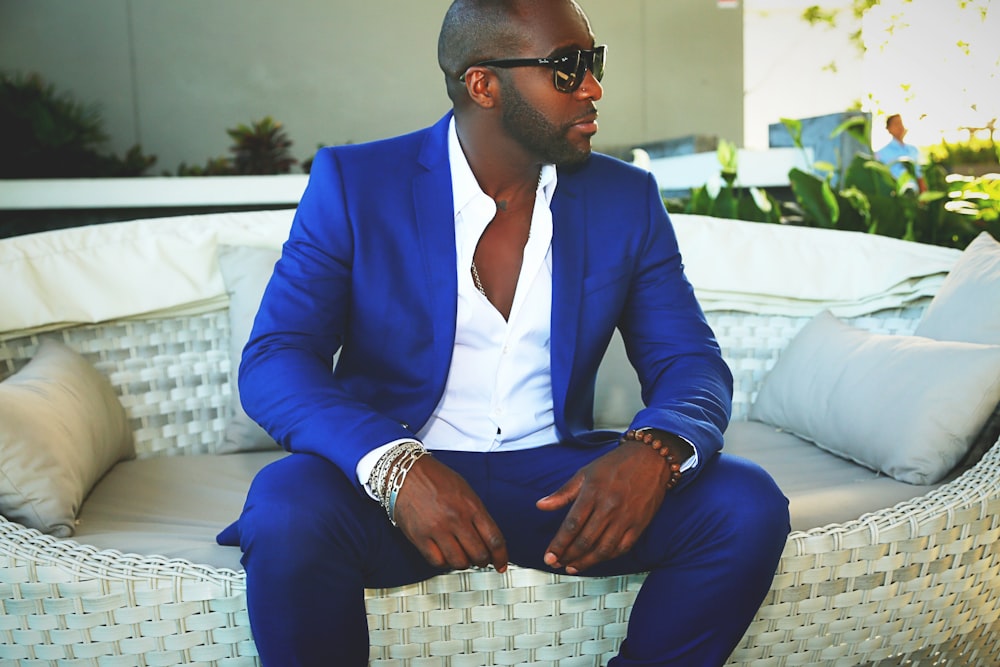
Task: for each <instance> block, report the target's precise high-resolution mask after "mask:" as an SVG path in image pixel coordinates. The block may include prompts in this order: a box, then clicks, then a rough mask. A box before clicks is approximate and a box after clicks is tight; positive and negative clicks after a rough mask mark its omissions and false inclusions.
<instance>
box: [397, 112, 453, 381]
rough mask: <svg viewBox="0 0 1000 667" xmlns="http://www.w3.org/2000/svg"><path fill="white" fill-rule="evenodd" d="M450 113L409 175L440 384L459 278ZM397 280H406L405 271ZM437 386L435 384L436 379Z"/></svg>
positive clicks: (430, 135) (449, 344)
mask: <svg viewBox="0 0 1000 667" xmlns="http://www.w3.org/2000/svg"><path fill="white" fill-rule="evenodd" d="M450 119H451V114H450V113H449V114H448V115H446V116H445V117H444V118H442V119H441V120H440V121H438V123H437V124H435V125H434V126H433V127H432V128H430V130H429V131H428V132H427V136H426V138H425V140H424V145H423V148H422V150H421V153H420V169H419V170H418V172H417V174H416V176H415V177H414V179H413V202H414V208H415V211H416V222H417V234H418V237H419V248H418V249H417V254H418V256H419V258H420V260H421V262H422V270H423V271H424V275H426V276H427V286H428V290H429V294H428V298H429V300H430V302H429V311H430V313H431V319H432V321H433V327H434V351H433V354H434V359H435V364H434V368H435V369H442V370H441V378H440V383H439V384H440V386H441V387H443V386H444V380H445V378H446V377H447V372H448V360H449V359H451V353H452V348H453V347H454V343H455V312H456V309H457V303H458V277H457V276H456V273H455V262H456V261H457V259H456V250H455V210H454V208H455V207H454V201H453V196H452V190H451V167H450V164H449V162H448V123H449V121H450ZM401 279H403V280H407V279H408V278H407V277H406V276H405V275H402V276H401ZM435 384H436V385H437V384H438V383H435Z"/></svg>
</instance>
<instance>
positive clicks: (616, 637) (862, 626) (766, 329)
mask: <svg viewBox="0 0 1000 667" xmlns="http://www.w3.org/2000/svg"><path fill="white" fill-rule="evenodd" d="M919 313H920V309H919V308H911V309H907V310H903V311H898V312H886V313H879V314H878V315H877V316H869V317H864V318H858V319H857V320H855V321H854V323H855V324H857V325H858V326H862V327H864V328H868V329H871V330H875V331H880V332H885V333H897V332H898V333H909V332H911V331H912V330H913V327H914V326H915V323H916V318H917V317H919ZM709 317H710V319H711V321H712V324H713V326H714V327H715V329H716V333H717V335H718V337H719V340H720V343H721V345H722V347H723V349H724V350H725V352H726V356H727V360H728V361H729V363H730V366H731V367H732V368H733V372H734V375H735V377H736V387H737V390H736V392H737V395H736V401H735V406H734V413H735V415H736V418H742V417H743V416H745V414H746V411H747V409H748V407H749V404H750V401H752V400H753V398H754V396H755V395H756V388H757V387H758V386H759V383H760V380H761V379H762V377H763V376H764V374H765V373H766V372H767V370H769V369H770V368H771V366H772V365H773V364H774V361H775V360H776V359H777V356H778V354H779V353H780V350H781V349H782V348H783V347H784V345H785V344H787V342H788V341H789V340H790V339H791V338H792V337H793V336H794V335H795V333H796V332H797V331H798V329H799V328H801V326H803V325H804V324H805V322H806V321H807V319H806V318H785V317H758V316H754V315H749V314H743V313H710V314H709ZM46 335H57V336H60V337H61V339H62V340H64V341H65V342H66V343H67V344H69V345H70V346H72V347H73V348H75V349H77V350H78V351H80V352H82V353H83V354H84V355H85V356H86V357H87V358H88V359H90V360H91V361H92V362H93V363H94V364H95V365H96V366H97V367H98V369H100V370H101V371H102V372H104V373H105V374H106V375H108V376H109V377H110V379H111V381H112V384H114V386H115V387H116V389H117V390H118V392H119V394H120V396H121V397H122V402H123V404H124V405H125V407H126V411H127V412H128V415H129V417H130V419H131V420H132V423H133V426H134V427H135V430H136V435H137V440H138V443H137V446H138V448H139V450H140V452H141V455H143V456H159V455H176V454H181V453H185V452H190V453H204V452H212V451H213V450H214V446H215V443H216V442H217V441H218V440H219V438H220V436H221V433H222V430H223V428H224V426H225V421H226V419H227V418H228V409H229V401H228V398H229V391H230V384H229V383H230V381H231V379H230V375H231V371H232V369H230V368H229V361H228V354H227V352H226V350H227V342H226V337H227V336H228V323H227V319H226V316H225V313H224V312H219V313H210V314H207V315H200V316H196V317H190V318H178V319H173V320H161V321H127V322H114V323H109V324H103V325H94V326H86V327H75V328H70V329H65V330H63V331H61V332H56V333H55V334H46ZM37 345H38V338H37V337H30V336H29V337H24V338H15V339H11V340H7V341H5V342H0V377H5V376H7V375H9V374H10V373H12V372H14V371H15V370H17V369H18V368H20V367H22V366H23V365H24V364H25V363H27V361H28V359H30V358H31V355H32V354H33V352H34V350H35V349H36V348H37ZM998 480H1000V448H994V449H992V450H991V451H990V452H989V453H988V454H987V455H986V457H985V458H984V459H983V460H982V461H981V462H980V463H979V464H978V465H977V466H975V467H974V468H973V469H971V470H969V471H968V472H967V473H965V474H964V475H963V476H962V477H960V478H959V479H958V480H956V481H955V482H952V483H950V484H947V485H945V486H943V487H940V488H939V489H937V490H935V491H934V492H932V493H930V494H928V495H927V496H925V497H922V498H918V499H915V500H913V501H910V502H907V503H902V504H900V505H898V506H896V507H894V508H888V509H885V510H883V511H880V512H878V513H875V514H871V515H868V516H866V517H863V518H862V519H860V520H858V521H854V522H850V523H846V524H837V525H832V526H827V527H822V528H816V529H814V530H811V531H808V532H797V533H793V534H792V535H791V536H790V538H789V540H788V543H787V545H786V548H785V551H784V555H783V557H782V559H781V563H780V565H779V569H778V572H777V575H776V577H775V580H774V583H773V585H772V589H771V592H770V593H769V594H768V597H767V599H766V601H765V603H764V604H763V606H762V607H761V609H760V611H759V612H758V614H757V617H756V619H755V620H754V622H753V624H752V625H751V627H750V628H749V630H748V631H747V633H746V636H745V637H744V639H743V641H742V642H741V644H740V646H739V647H738V648H737V650H736V651H735V652H734V654H733V656H732V658H731V659H730V662H729V664H731V665H741V666H744V667H788V666H793V665H831V666H833V665H838V666H840V665H843V666H847V665H869V664H870V665H877V666H886V665H911V666H916V667H919V666H923V665H952V666H955V667H959V666H961V667H967V666H971V665H978V666H982V667H989V666H993V665H996V664H998V662H1000V661H998V658H997V656H1000V546H998V545H1000V489H998V487H1000V482H998ZM641 581H642V576H632V577H611V578H603V579H585V578H578V577H569V576H559V575H550V574H545V573H540V572H535V571H532V570H525V569H521V568H516V567H514V568H511V570H510V571H509V572H507V573H506V574H503V575H500V574H497V573H496V572H492V571H464V572H456V573H451V574H447V575H443V576H440V577H436V578H434V579H431V580H429V581H426V582H423V583H421V584H417V585H414V586H407V587H402V588H397V589H391V590H378V591H369V592H368V600H367V605H368V614H369V616H368V619H369V626H370V628H371V643H372V649H371V655H372V662H371V664H372V665H377V666H379V667H390V666H391V667H396V666H399V667H403V666H407V667H431V666H435V667H436V666H445V665H447V666H449V667H465V666H466V665H531V666H532V667H541V666H543V665H544V666H549V667H555V666H558V667H583V666H587V667H593V666H597V665H603V664H605V662H606V661H607V659H608V657H609V656H611V655H613V654H614V652H615V651H616V649H617V647H618V645H619V643H620V641H621V639H622V637H623V635H624V631H625V623H626V621H627V617H628V612H629V610H630V607H631V603H632V601H633V599H634V596H635V593H636V591H637V589H638V586H639V585H640V584H641ZM244 589H245V580H244V575H243V573H242V572H232V571H229V570H219V569H214V568H208V567H202V566H197V565H193V564H191V563H187V562H185V561H170V560H166V559H162V558H157V557H155V556H135V555H123V554H120V553H117V552H113V551H97V550H95V549H93V548H91V547H87V546H83V545H78V544H76V543H75V542H73V541H71V540H57V539H53V538H50V537H47V536H43V535H41V534H39V533H38V532H37V531H34V530H30V529H26V528H24V527H22V526H19V525H17V524H14V523H11V522H8V521H4V520H0V667H4V666H13V665H24V666H27V665H45V666H47V667H55V666H57V665H58V666H64V665H73V666H83V665H86V666H88V667H92V666H93V667H96V666H98V665H100V666H101V667H107V666H115V667H117V666H119V665H123V666H124V665H128V666H140V665H143V666H144V665H213V666H218V667H240V666H243V665H247V666H249V665H257V664H258V662H257V659H256V657H255V656H256V650H255V648H254V645H253V640H252V638H251V636H250V631H249V626H248V620H247V614H246V605H245V599H244Z"/></svg>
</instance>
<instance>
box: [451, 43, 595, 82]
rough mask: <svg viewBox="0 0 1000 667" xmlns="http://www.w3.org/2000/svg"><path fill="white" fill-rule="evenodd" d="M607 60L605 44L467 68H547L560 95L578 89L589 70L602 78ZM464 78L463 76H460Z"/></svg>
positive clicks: (473, 65)
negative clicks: (563, 53)
mask: <svg viewBox="0 0 1000 667" xmlns="http://www.w3.org/2000/svg"><path fill="white" fill-rule="evenodd" d="M607 58H608V47H607V45H606V44H602V45H601V46H597V47H594V48H593V49H590V50H587V49H580V50H578V51H571V52H570V53H567V54H566V55H562V56H556V57H553V58H506V59H503V58H501V59H498V60H484V61H482V62H478V63H474V64H472V65H469V67H548V68H551V69H552V84H553V85H554V86H555V87H556V90H558V91H559V92H560V93H572V92H573V91H574V90H576V89H577V88H579V87H580V84H582V83H583V79H584V78H585V77H586V76H587V70H588V69H589V70H590V71H591V73H593V75H594V78H595V79H597V80H598V81H600V80H601V79H603V78H604V63H605V62H606V61H607ZM462 78H463V79H464V78H465V75H464V74H463V75H462Z"/></svg>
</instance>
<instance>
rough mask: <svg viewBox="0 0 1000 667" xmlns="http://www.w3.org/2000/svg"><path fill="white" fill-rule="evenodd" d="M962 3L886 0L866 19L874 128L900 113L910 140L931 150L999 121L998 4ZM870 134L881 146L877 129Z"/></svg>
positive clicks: (867, 104)
mask: <svg viewBox="0 0 1000 667" xmlns="http://www.w3.org/2000/svg"><path fill="white" fill-rule="evenodd" d="M959 4H960V2H959V1H958V0H934V1H933V2H931V1H930V0H915V1H906V0H882V2H881V3H880V4H879V5H877V6H875V7H873V8H872V9H871V10H869V12H868V13H867V14H866V16H865V21H864V24H863V36H864V40H865V45H866V46H867V47H868V48H867V52H866V54H865V58H864V62H863V71H864V81H863V85H864V87H865V97H864V98H863V106H864V108H865V110H867V111H871V112H872V114H873V117H874V118H873V125H874V126H875V128H884V118H885V114H888V113H893V112H898V113H901V114H903V120H904V122H905V123H906V126H907V127H908V128H909V134H908V135H907V141H908V142H909V143H913V144H917V145H927V144H932V143H937V142H939V141H940V140H941V139H942V138H945V139H947V140H949V141H955V140H958V139H965V138H968V136H969V134H968V132H967V131H961V130H960V129H959V128H961V127H985V126H986V124H987V123H989V122H990V121H991V120H994V121H996V122H1000V1H995V0H967V1H966V2H964V3H962V4H966V5H967V6H966V7H965V8H964V9H960V8H959ZM882 134H884V130H883V131H882ZM873 135H874V136H873V142H874V143H876V144H878V140H877V139H878V138H879V137H880V136H881V135H880V133H879V131H873ZM980 136H983V137H984V138H985V136H986V135H985V133H984V134H982V135H980ZM997 136H998V138H1000V134H998V135H997Z"/></svg>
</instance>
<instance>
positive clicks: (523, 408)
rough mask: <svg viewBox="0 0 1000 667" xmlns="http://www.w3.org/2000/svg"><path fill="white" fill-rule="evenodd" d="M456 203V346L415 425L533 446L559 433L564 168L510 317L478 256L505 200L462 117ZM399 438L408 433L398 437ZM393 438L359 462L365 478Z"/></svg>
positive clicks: (534, 221) (450, 446) (445, 445)
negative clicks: (489, 190)
mask: <svg viewBox="0 0 1000 667" xmlns="http://www.w3.org/2000/svg"><path fill="white" fill-rule="evenodd" d="M448 158H449V162H450V164H451V183H452V194H453V202H454V210H455V247H456V250H457V252H456V255H457V263H456V267H455V270H456V271H457V275H458V309H457V312H456V318H455V348H454V352H453V355H452V362H451V368H450V370H449V373H448V379H447V381H446V382H445V387H444V393H443V394H442V395H441V400H440V401H439V402H438V405H437V407H436V408H435V409H434V412H433V413H432V414H431V417H430V419H429V420H428V421H427V423H426V424H424V426H423V428H421V429H420V431H419V432H418V433H417V434H416V436H417V439H419V440H420V441H421V442H423V443H424V445H425V446H426V447H427V448H428V449H443V450H454V451H467V452H492V451H512V450H517V449H529V448H531V447H540V446H542V445H548V444H552V443H554V442H557V441H558V440H559V437H558V434H557V433H556V427H555V420H554V418H553V414H552V410H553V408H552V378H551V373H550V372H549V367H550V365H551V358H550V355H549V340H550V324H551V319H550V318H551V310H552V211H551V210H550V208H549V204H550V203H551V201H552V194H553V193H554V192H555V188H556V169H555V167H554V166H553V165H545V166H544V167H542V171H541V174H540V177H539V181H538V187H537V189H536V192H535V207H534V210H533V212H532V215H531V229H530V232H529V234H528V241H527V243H526V244H525V246H524V257H523V260H522V263H521V272H520V274H519V275H518V279H517V287H516V289H515V291H514V303H513V305H512V307H511V311H510V317H509V318H508V319H507V320H504V318H503V315H501V314H500V312H499V311H498V310H497V309H496V307H495V306H494V305H493V304H492V303H490V301H489V300H488V299H487V298H486V297H485V296H484V295H483V294H482V293H480V292H479V290H478V289H477V288H476V286H475V283H474V282H473V280H472V270H471V269H472V257H473V253H474V252H475V250H476V246H477V245H478V243H479V239H480V237H481V236H482V234H483V231H484V230H485V229H486V227H487V225H489V223H490V221H492V220H493V218H494V217H495V216H496V214H497V205H496V202H495V201H493V199H492V198H491V197H490V196H489V195H487V194H486V193H485V192H483V190H482V188H481V187H479V183H478V182H477V181H476V177H475V175H474V174H473V173H472V168H471V167H470V166H469V162H468V160H467V159H466V157H465V153H464V152H463V151H462V147H461V145H460V144H459V141H458V134H457V132H456V130H455V120H454V118H453V119H452V121H451V125H450V126H449V128H448ZM397 442H399V441H397ZM397 442H390V443H387V444H386V445H384V446H382V447H378V448H376V449H374V450H372V451H371V452H369V453H368V454H366V455H365V456H364V457H363V458H362V459H361V461H360V462H359V463H358V467H357V473H358V479H359V480H360V481H361V482H362V483H363V484H364V483H365V482H366V481H367V480H368V477H369V476H370V475H371V471H372V469H373V468H374V467H375V463H376V462H377V461H378V459H379V458H380V457H381V456H382V454H383V453H385V452H386V451H388V449H389V448H390V447H392V446H393V445H395V444H397Z"/></svg>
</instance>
